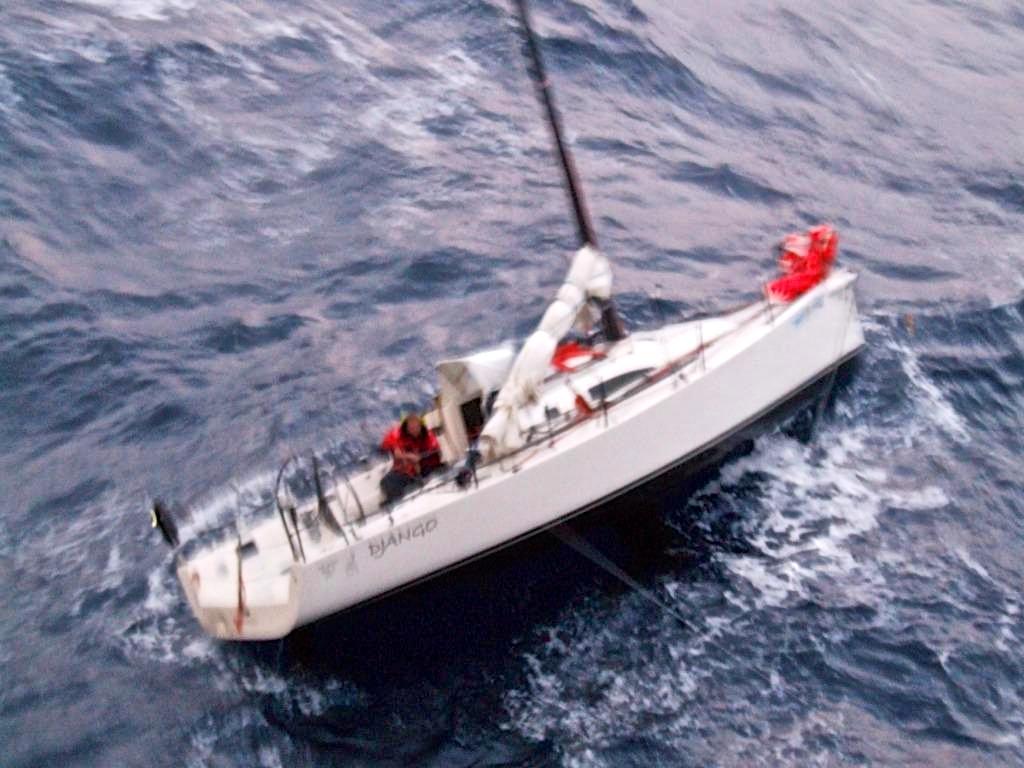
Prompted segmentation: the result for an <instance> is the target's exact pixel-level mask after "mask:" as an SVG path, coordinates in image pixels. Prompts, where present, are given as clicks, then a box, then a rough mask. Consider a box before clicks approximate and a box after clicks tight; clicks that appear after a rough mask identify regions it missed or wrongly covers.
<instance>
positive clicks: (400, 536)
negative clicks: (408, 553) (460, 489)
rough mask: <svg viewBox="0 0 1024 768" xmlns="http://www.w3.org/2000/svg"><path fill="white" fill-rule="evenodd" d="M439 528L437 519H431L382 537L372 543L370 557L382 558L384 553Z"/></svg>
mask: <svg viewBox="0 0 1024 768" xmlns="http://www.w3.org/2000/svg"><path fill="white" fill-rule="evenodd" d="M436 528H437V519H436V518H431V519H429V520H426V521H424V522H422V523H416V524H415V525H407V526H405V527H404V528H399V529H397V530H394V531H391V532H390V533H389V534H388V535H387V536H381V537H380V538H379V539H377V540H376V541H371V542H370V557H373V558H381V557H383V556H384V553H385V552H387V551H388V550H389V549H391V548H392V547H397V546H399V545H400V544H402V543H404V542H406V541H412V540H413V539H422V538H423V537H425V536H427V535H428V534H430V533H432V532H433V531H434V530H435V529H436Z"/></svg>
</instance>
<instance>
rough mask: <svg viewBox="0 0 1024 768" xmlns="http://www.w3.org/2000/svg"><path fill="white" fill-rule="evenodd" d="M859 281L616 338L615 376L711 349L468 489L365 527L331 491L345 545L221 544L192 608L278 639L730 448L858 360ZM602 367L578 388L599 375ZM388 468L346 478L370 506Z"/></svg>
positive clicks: (183, 566) (404, 505)
mask: <svg viewBox="0 0 1024 768" xmlns="http://www.w3.org/2000/svg"><path fill="white" fill-rule="evenodd" d="M854 282H855V276H854V275H853V274H852V273H850V272H847V271H844V270H838V271H836V272H834V273H833V274H832V275H831V276H830V277H829V278H828V279H827V280H825V281H824V282H823V283H821V284H820V285H818V286H816V287H815V288H814V289H812V290H810V291H809V292H808V293H807V294H805V295H804V296H802V297H801V298H799V299H798V300H796V301H795V302H793V303H791V304H771V305H769V304H767V303H766V302H762V303H761V304H758V305H753V306H752V307H749V308H745V309H743V310H739V311H738V312H736V313H734V314H732V315H728V316H723V317H722V318H710V319H707V320H703V321H694V322H691V323H685V324H680V325H676V326H668V327H666V328H664V329H661V330H658V331H653V332H649V333H636V334H634V335H633V336H632V337H630V338H629V339H627V340H625V341H623V342H619V345H618V346H617V348H616V349H615V351H614V352H613V353H610V354H609V359H608V361H607V365H608V366H618V368H619V369H620V370H621V369H622V366H623V365H625V364H626V362H628V361H630V360H631V359H632V357H636V358H638V359H639V358H644V357H647V358H652V359H655V360H656V359H657V357H658V355H663V356H664V357H665V359H676V360H677V359H679V358H681V357H683V354H684V353H685V352H686V351H687V350H693V349H696V348H698V347H700V346H701V345H702V342H703V344H705V345H706V347H705V348H704V350H703V352H702V353H700V354H697V355H695V356H691V357H690V358H688V359H687V360H686V362H685V363H683V364H681V365H680V366H679V367H677V368H675V369H674V370H673V372H672V373H671V374H670V375H667V376H665V377H664V378H661V379H659V380H657V381H656V382H654V383H651V384H649V385H648V386H646V387H644V388H643V389H642V390H641V391H638V392H637V393H636V394H633V395H630V396H629V397H627V398H625V399H623V400H622V401H621V402H618V403H616V404H615V405H614V406H613V407H610V408H608V409H607V411H606V412H604V413H601V412H599V413H597V414H595V415H593V416H591V417H590V418H587V419H584V420H582V421H581V422H580V423H578V424H576V425H575V426H572V427H571V428H568V429H565V430H563V431H562V432H560V433H559V434H558V436H557V438H556V439H554V440H553V441H549V440H544V441H541V442H538V443H534V444H531V445H530V446H528V447H527V448H526V449H524V450H522V451H521V452H519V453H517V454H515V455H512V456H509V457H506V458H505V459H503V460H501V461H498V462H494V463H492V464H488V465H485V466H483V467H481V468H480V469H479V471H478V473H477V477H476V481H477V484H474V485H470V487H469V488H467V489H460V488H458V487H457V486H456V485H455V484H454V483H450V482H449V483H447V484H444V485H440V486H439V487H436V488H433V489H431V490H428V491H426V492H423V493H420V494H417V495H415V496H413V497H411V498H409V499H406V500H403V501H402V502H400V503H398V504H397V505H396V506H394V507H393V508H392V509H391V510H390V514H385V513H383V512H377V513H376V514H368V516H367V517H366V518H365V520H363V521H361V522H355V521H354V518H353V514H352V509H353V503H352V502H353V499H352V498H350V496H351V495H353V494H354V493H355V491H352V492H351V493H350V492H349V491H348V490H346V489H344V488H343V489H342V490H341V491H338V490H334V491H333V493H332V494H331V495H330V503H331V504H332V505H337V506H336V512H335V514H336V516H337V517H339V518H342V519H347V520H353V522H351V523H348V524H345V525H343V526H342V531H343V532H342V533H341V534H340V535H339V534H336V533H335V532H333V531H331V530H328V529H327V528H325V527H323V526H321V528H322V530H319V531H318V538H319V541H314V540H313V538H312V537H309V536H307V538H306V539H304V540H303V545H304V552H303V554H304V556H305V562H302V558H301V557H294V556H293V549H292V547H291V546H290V545H289V543H288V538H287V536H286V534H285V528H284V526H283V525H282V523H281V521H280V520H278V519H276V518H271V519H268V520H267V521H265V522H261V523H260V524H259V525H258V526H256V527H255V528H254V529H253V530H252V531H250V532H249V533H248V534H247V538H246V541H251V542H252V545H251V546H250V547H249V549H248V550H247V551H248V552H250V553H251V554H248V555H245V556H242V555H240V553H239V547H238V542H233V541H228V542H225V543H223V544H222V545H220V546H217V547H213V548H210V549H206V550H203V551H201V552H199V553H197V554H195V555H193V556H192V557H190V558H188V559H187V560H184V561H182V562H181V563H180V564H179V569H178V570H179V576H180V578H181V581H182V583H183V585H184V587H185V591H186V593H187V594H188V598H189V602H190V604H191V606H192V609H193V611H194V612H195V614H196V616H197V618H198V619H199V621H200V623H201V624H202V625H203V627H204V629H206V631H207V632H209V633H210V634H212V635H214V636H216V637H220V638H225V639H234V640H243V639H245V640H255V639H271V638H277V637H282V636H283V635H285V634H287V633H288V632H290V631H291V630H292V629H293V628H295V627H297V626H300V625H303V624H307V623H309V622H312V621H315V620H316V619H318V618H321V617H323V616H326V615H328V614H331V613H334V612H337V611H339V610H342V609H345V608H348V607H351V606H354V605H357V604H359V603H362V602H365V601H367V600H370V599H373V598H375V597H378V596H380V595H383V594H386V593H388V592H390V591H392V590H395V589H398V588H401V587H403V586H406V585H408V584H410V583H413V582H415V581H418V580H421V579H423V578H426V577H429V576H431V575H434V574H437V573H438V572H441V571H444V570H446V569H448V568H451V567H453V566H455V565H457V564H459V563H462V562H464V561H467V560H469V559H472V558H474V557H476V556H479V555H481V554H482V553H486V552H488V551H490V550H493V549H495V548H497V547H501V546H502V545H505V544H507V543H509V542H512V541H514V540H516V539H519V538H521V537H523V536H525V535H527V534H529V533H530V532H533V531H536V530H538V529H542V528H544V527H545V526H549V525H551V524H553V523H555V522H557V521H559V520H561V519H563V518H565V517H567V516H569V515H572V514H573V513H575V512H578V511H580V510H583V509H586V508H589V507H592V506H593V505H595V504H597V503H600V502H601V501H603V500H606V499H608V498H610V497H612V496H615V495H617V494H619V493H622V492H623V491H625V490H628V489H630V488H632V487H635V486H636V485H638V484H639V483H641V482H643V481H645V480H647V479H650V478H652V477H653V476H655V475H657V474H659V473H660V472H663V471H665V470H666V469H669V468H671V467H673V466H676V465H678V464H680V463H682V462H683V461H685V460H686V459H687V458H689V457H692V456H694V455H697V454H698V453H700V452H701V451H703V450H705V449H707V448H709V447H711V446H713V445H715V444H716V443H719V442H721V441H722V440H723V439H724V438H725V437H726V436H728V435H729V434H731V433H733V432H734V431H735V430H736V429H738V428H740V427H742V426H745V425H747V424H749V423H751V422H753V421H754V420H756V419H758V418H760V417H761V416H763V415H765V414H766V413H767V412H769V411H770V410H771V409H772V408H773V407H774V406H776V405H778V404H780V403H781V402H783V401H785V400H787V399H788V398H789V397H790V396H791V395H793V394H795V393H796V392H798V391H799V390H801V389H802V388H803V387H805V386H807V385H808V384H810V383H811V382H813V381H814V380H816V379H817V378H819V377H820V376H821V375H823V374H824V373H827V372H828V371H829V370H830V369H833V368H835V367H836V366H837V365H838V364H839V363H841V362H842V361H844V360H846V359H847V358H849V357H850V356H851V355H853V354H854V353H855V352H856V351H857V350H858V349H860V347H861V346H863V343H864V339H863V335H862V331H861V327H860V323H859V320H858V316H857V308H856V304H855V299H854V293H853V285H854ZM602 364H603V363H602ZM598 367H599V366H598V365H597V364H595V366H594V367H593V369H591V371H590V372H589V373H588V374H586V375H584V374H582V373H580V374H572V375H571V378H573V379H575V378H579V379H584V378H586V376H590V377H591V378H592V377H593V375H594V373H593V371H595V370H598ZM566 376H567V375H563V376H561V377H560V378H561V379H564V378H566ZM558 379H559V377H554V378H553V380H552V381H551V382H550V386H548V389H547V390H546V391H550V397H551V398H552V402H554V401H555V400H557V399H558V398H559V397H561V398H563V399H564V397H565V395H564V392H563V393H559V392H558V391H556V390H558V388H559V387H562V388H563V389H564V388H565V387H566V385H565V384H564V383H562V382H561V381H559V380H558ZM382 471H383V467H378V468H374V469H372V470H370V472H369V473H367V474H366V475H365V476H364V477H361V478H358V479H356V478H353V486H355V487H356V488H361V489H363V490H362V491H360V495H362V496H363V497H364V504H365V503H366V496H367V492H366V490H365V489H375V484H376V482H377V480H378V479H379V477H380V474H381V472H382ZM376 504H377V502H376V501H374V503H373V504H372V505H369V506H372V507H374V508H375V507H376ZM343 508H344V509H347V510H348V511H347V513H345V512H343V511H342V509H343ZM332 509H334V507H332ZM364 511H365V512H372V511H373V510H372V509H366V510H364ZM243 551H246V550H245V549H243ZM239 563H241V574H239ZM239 576H241V578H239ZM240 597H241V599H240Z"/></svg>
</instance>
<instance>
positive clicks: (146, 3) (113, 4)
mask: <svg viewBox="0 0 1024 768" xmlns="http://www.w3.org/2000/svg"><path fill="white" fill-rule="evenodd" d="M79 2H81V3H84V4H85V5H91V6H92V7H94V8H99V9H101V10H103V11H106V12H107V13H109V14H111V15H112V16H116V17H118V18H122V19H127V20H129V21H169V20H171V19H172V18H175V17H180V16H184V15H187V14H188V13H189V12H190V11H192V10H193V9H195V7H196V5H198V0H79Z"/></svg>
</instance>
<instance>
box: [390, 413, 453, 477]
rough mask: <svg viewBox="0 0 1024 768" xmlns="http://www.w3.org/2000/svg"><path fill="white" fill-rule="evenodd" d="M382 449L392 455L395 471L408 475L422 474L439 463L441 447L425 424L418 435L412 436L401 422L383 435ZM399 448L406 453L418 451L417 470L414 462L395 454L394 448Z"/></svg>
mask: <svg viewBox="0 0 1024 768" xmlns="http://www.w3.org/2000/svg"><path fill="white" fill-rule="evenodd" d="M380 448H381V450H382V451H387V452H388V453H390V454H391V455H392V456H394V461H395V463H394V466H393V467H392V468H393V469H394V471H395V472H398V473H399V474H402V475H408V476H409V477H416V476H417V474H420V475H423V474H425V473H427V472H429V471H430V470H432V469H436V468H437V467H439V466H440V465H441V447H440V446H439V445H438V444H437V438H436V437H434V433H433V432H431V431H430V430H429V429H428V428H427V426H426V425H423V428H422V429H421V430H420V436H419V437H418V438H417V437H413V436H412V435H410V434H409V433H408V432H406V431H404V430H403V429H402V425H401V424H396V425H395V426H394V427H392V429H391V431H390V432H388V433H387V434H386V435H384V439H383V440H382V441H381V443H380ZM397 449H401V450H403V451H406V452H407V453H418V454H419V455H420V467H419V472H418V473H417V471H416V464H415V462H412V461H409V460H408V459H400V458H398V457H397V456H395V455H394V454H395V450H397Z"/></svg>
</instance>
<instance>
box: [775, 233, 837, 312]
mask: <svg viewBox="0 0 1024 768" xmlns="http://www.w3.org/2000/svg"><path fill="white" fill-rule="evenodd" d="M838 247H839V235H838V233H837V232H836V231H835V230H834V229H833V228H832V227H830V226H829V225H827V224H821V225H819V226H817V227H812V228H811V229H809V230H807V234H806V235H800V234H792V235H787V236H786V239H785V240H783V241H782V245H781V246H779V251H780V253H781V256H780V257H779V268H780V269H781V270H782V274H783V276H782V277H780V278H778V279H777V280H773V281H772V282H770V283H768V285H767V286H766V287H765V292H766V293H767V294H768V297H769V298H771V299H777V300H779V301H793V299H795V298H796V297H797V296H800V295H801V294H803V293H805V292H807V291H808V290H809V289H811V288H813V287H814V286H816V285H817V284H818V283H820V282H821V281H822V280H824V279H825V278H826V277H827V276H828V272H829V270H830V269H831V268H832V263H833V262H834V261H835V260H836V250H837V249H838Z"/></svg>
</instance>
